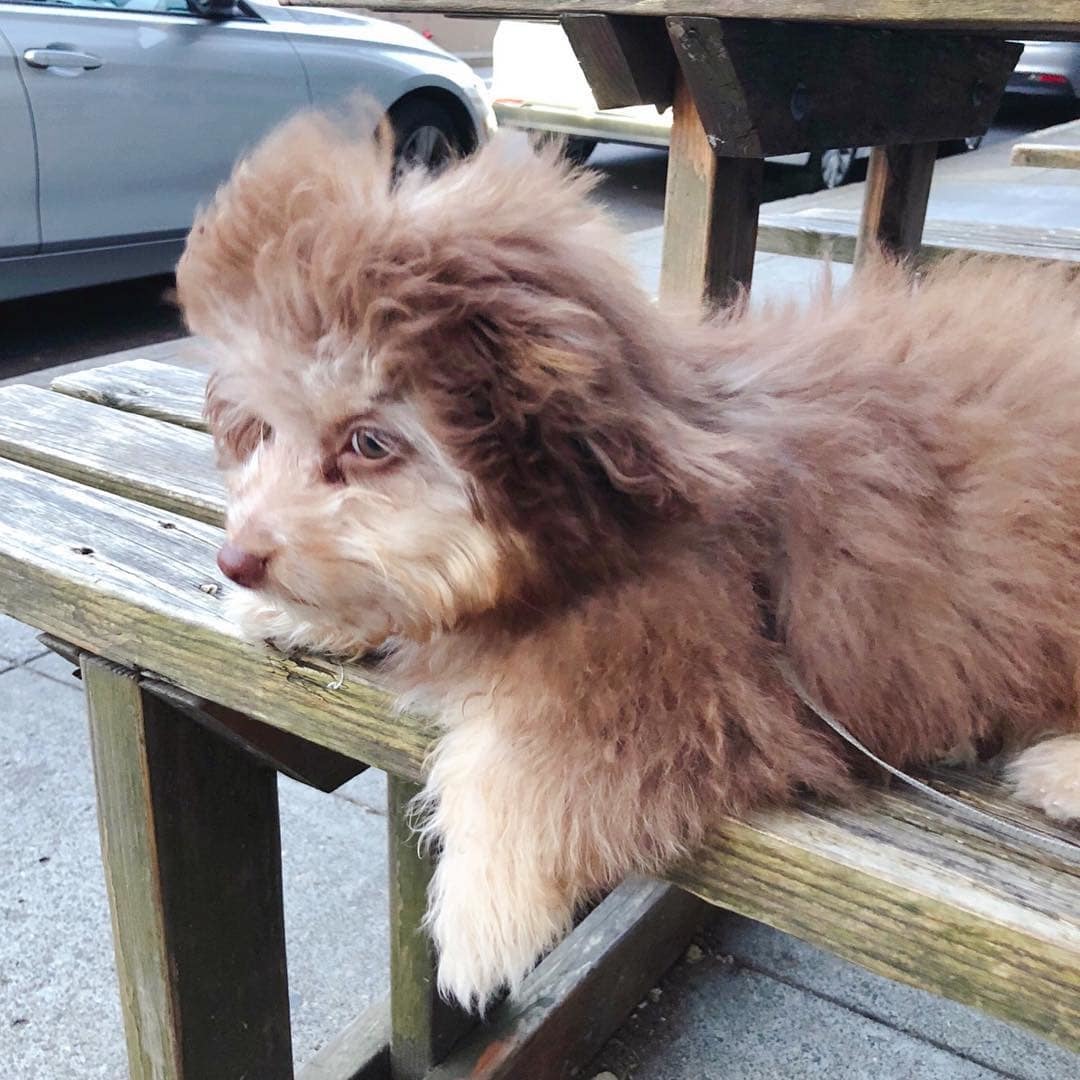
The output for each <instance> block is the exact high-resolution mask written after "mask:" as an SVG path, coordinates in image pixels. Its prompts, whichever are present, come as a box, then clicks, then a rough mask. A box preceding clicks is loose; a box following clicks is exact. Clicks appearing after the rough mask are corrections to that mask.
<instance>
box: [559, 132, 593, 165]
mask: <svg viewBox="0 0 1080 1080" xmlns="http://www.w3.org/2000/svg"><path fill="white" fill-rule="evenodd" d="M595 149H596V140H595V139H583V138H581V137H580V136H577V135H573V136H571V137H570V138H569V139H567V140H566V143H565V144H564V146H563V157H564V158H566V160H567V161H569V162H571V163H572V164H574V165H584V164H585V162H586V161H588V160H589V158H590V157H591V156H592V152H593V151H594V150H595Z"/></svg>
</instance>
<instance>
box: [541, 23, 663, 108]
mask: <svg viewBox="0 0 1080 1080" xmlns="http://www.w3.org/2000/svg"><path fill="white" fill-rule="evenodd" d="M562 26H563V30H564V31H565V32H566V36H567V38H568V39H569V41H570V45H571V47H572V48H573V50H574V54H575V55H576V56H577V59H578V63H579V64H581V70H582V71H583V72H584V73H585V78H586V79H587V80H588V82H589V87H590V88H591V90H592V94H593V98H594V99H595V101H596V104H597V105H598V106H599V107H600V108H601V109H620V108H624V107H625V106H627V105H655V106H656V107H657V108H658V109H659V110H661V111H663V110H664V109H666V108H667V107H668V106H669V105H670V104H671V101H672V93H673V89H674V85H675V83H674V79H675V57H674V55H673V54H672V51H671V44H670V42H669V41H668V35H667V30H666V29H665V28H664V22H663V20H662V19H640V18H635V17H633V16H627V15H567V16H565V17H564V18H563V20H562Z"/></svg>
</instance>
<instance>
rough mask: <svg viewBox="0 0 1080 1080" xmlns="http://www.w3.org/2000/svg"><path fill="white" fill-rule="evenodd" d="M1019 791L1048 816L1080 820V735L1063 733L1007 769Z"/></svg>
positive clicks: (1029, 749) (1016, 793)
mask: <svg viewBox="0 0 1080 1080" xmlns="http://www.w3.org/2000/svg"><path fill="white" fill-rule="evenodd" d="M1006 776H1007V778H1008V780H1009V781H1010V782H1011V783H1012V784H1013V785H1014V788H1015V795H1016V797H1017V798H1018V799H1019V800H1020V801H1021V802H1025V803H1027V804H1028V805H1029V806H1034V807H1037V808H1038V809H1039V810H1041V811H1042V812H1043V813H1044V814H1046V815H1047V817H1052V818H1056V819H1057V820H1058V821H1074V820H1080V735H1059V736H1057V737H1056V738H1053V739H1046V740H1044V741H1043V742H1041V743H1038V744H1036V745H1035V746H1032V747H1030V748H1028V749H1027V750H1025V751H1024V752H1023V753H1021V754H1020V755H1019V756H1017V757H1016V758H1014V759H1013V761H1012V762H1010V764H1009V766H1008V769H1007V770H1006Z"/></svg>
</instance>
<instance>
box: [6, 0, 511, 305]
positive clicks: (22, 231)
mask: <svg viewBox="0 0 1080 1080" xmlns="http://www.w3.org/2000/svg"><path fill="white" fill-rule="evenodd" d="M357 90H359V91H362V92H364V93H365V94H366V95H367V96H368V97H369V98H371V99H374V100H375V101H377V102H378V103H379V104H380V105H382V106H383V107H384V108H386V109H387V110H388V111H389V115H390V118H391V120H392V122H393V124H394V128H395V132H396V137H397V145H398V150H399V153H401V154H403V155H405V156H407V157H410V158H414V159H420V160H423V161H426V162H428V163H431V164H437V163H438V160H439V159H440V158H441V157H443V156H445V155H446V154H447V153H448V152H450V151H451V150H456V151H461V152H467V151H469V150H471V149H473V148H474V147H475V146H476V145H477V144H478V143H480V142H482V141H484V140H485V139H486V138H487V137H488V136H489V135H490V133H491V131H492V130H493V129H494V125H495V118H494V114H493V112H492V111H491V107H490V105H489V104H488V100H487V95H486V91H485V88H484V84H483V82H482V81H481V80H480V79H479V78H478V77H477V76H476V75H475V74H474V73H473V71H472V70H471V69H470V68H469V67H468V66H467V65H465V64H464V63H462V62H461V61H460V60H457V59H455V58H454V57H452V56H450V55H449V54H448V53H446V52H443V51H442V50H441V49H439V48H438V47H437V46H435V45H432V44H431V43H430V42H428V41H426V40H425V39H424V38H423V37H421V36H420V35H419V34H417V33H414V32H413V31H412V30H409V29H407V28H405V27H403V26H399V25H396V24H394V23H390V22H385V21H381V20H375V19H367V18H363V17H361V16H358V15H352V14H345V13H342V14H336V13H332V12H329V11H324V10H319V9H316V8H282V7H278V6H276V4H273V3H262V2H258V3H255V2H249V0H240V2H234V0H37V2H32V3H26V2H15V3H12V2H10V0H0V193H2V197H0V300H5V299H11V298H13V297H17V296H27V295H30V294H33V293H41V292H49V291H52V290H56V289H66V288H73V287H77V286H83V285H89V284H96V283H99V282H105V281H117V280H121V279H124V278H129V277H137V276H140V275H144V274H155V273H163V272H168V271H169V270H171V269H172V268H173V266H174V265H175V262H176V259H177V257H178V255H179V253H180V250H181V247H182V244H183V239H184V236H185V234H186V232H187V230H188V228H189V227H190V225H191V220H192V216H193V213H194V211H195V209H196V207H197V206H198V205H199V204H200V203H202V202H204V201H205V200H206V199H207V198H208V197H209V196H210V195H211V193H212V192H213V191H214V189H215V188H216V186H217V185H218V184H219V183H220V182H221V181H222V180H223V179H225V177H226V176H227V175H228V173H229V170H230V168H231V167H232V165H233V163H234V161H235V160H236V158H237V156H238V155H239V154H240V152H241V151H242V150H243V149H244V148H245V147H248V146H250V145H251V144H252V143H253V142H255V141H256V140H257V139H258V138H259V137H260V136H261V135H262V134H264V133H265V132H266V131H267V130H268V129H269V128H271V127H273V126H274V125H275V124H276V123H278V121H280V120H281V119H282V118H283V117H285V116H287V115H288V114H290V113H292V112H294V111H295V110H297V109H298V108H301V107H303V106H306V105H317V106H322V105H333V104H335V103H337V102H340V101H342V100H343V99H345V98H347V97H348V96H349V95H350V94H351V93H353V92H354V91H357Z"/></svg>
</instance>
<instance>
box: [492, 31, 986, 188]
mask: <svg viewBox="0 0 1080 1080" xmlns="http://www.w3.org/2000/svg"><path fill="white" fill-rule="evenodd" d="M492 62H493V76H492V85H491V92H492V97H493V98H494V101H495V114H496V116H497V117H498V119H499V124H500V126H502V127H510V128H518V129H520V130H522V131H529V132H535V133H538V134H541V135H543V134H544V133H550V134H552V135H559V136H563V137H565V138H566V152H567V155H568V156H569V157H570V158H572V159H573V160H574V161H576V162H578V163H579V164H583V163H584V162H585V161H587V160H588V158H589V156H590V154H591V153H592V151H593V149H594V148H595V146H596V144H597V143H598V142H614V143H631V144H636V145H640V146H664V147H666V146H667V145H668V144H669V142H670V140H671V118H672V112H671V109H667V110H665V111H664V112H659V111H658V110H657V109H656V108H654V107H653V106H652V105H635V106H631V107H629V108H624V109H599V108H597V105H596V99H595V98H594V97H593V95H592V91H591V90H590V89H589V84H588V82H587V81H586V79H585V75H584V73H583V72H582V70H581V65H580V64H579V63H578V60H577V57H576V56H575V55H574V50H573V49H572V48H571V46H570V42H569V40H568V39H567V37H566V34H565V33H564V32H563V29H562V27H561V26H559V25H558V24H557V23H537V22H520V21H514V20H506V21H503V22H501V23H500V24H499V27H498V29H497V30H496V31H495V41H494V45H493V50H492ZM980 141H981V140H980V139H978V138H973V139H964V140H957V141H956V142H955V143H952V144H947V146H946V149H947V150H948V151H961V150H973V149H976V148H977V147H978V145H979V143H980ZM869 153H870V150H869V148H868V147H856V146H843V147H834V148H832V149H827V150H822V151H817V152H815V153H802V154H787V155H785V156H783V157H776V158H770V160H771V161H776V162H781V163H784V164H788V165H794V166H797V167H799V168H801V169H803V170H804V171H805V173H806V175H807V179H808V182H809V184H810V186H811V187H814V188H834V187H839V186H840V185H841V184H843V183H846V182H847V181H848V180H849V179H850V178H851V176H852V172H853V170H854V167H855V163H856V161H858V160H859V159H860V158H865V157H867V156H869Z"/></svg>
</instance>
